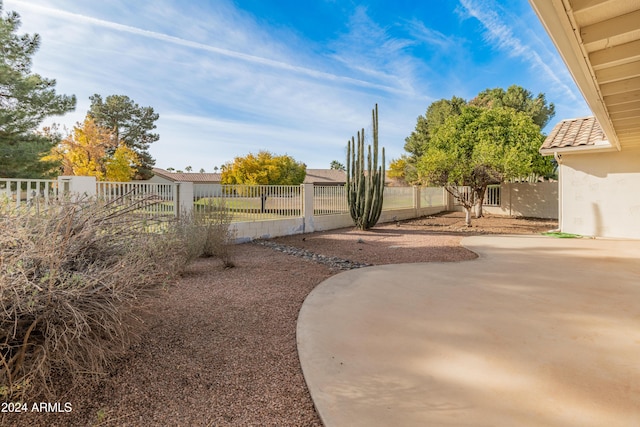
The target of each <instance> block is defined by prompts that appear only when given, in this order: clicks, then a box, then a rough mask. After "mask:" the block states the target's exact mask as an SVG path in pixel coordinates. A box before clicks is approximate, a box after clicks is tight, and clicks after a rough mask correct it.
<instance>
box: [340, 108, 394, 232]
mask: <svg viewBox="0 0 640 427" xmlns="http://www.w3.org/2000/svg"><path fill="white" fill-rule="evenodd" d="M371 115H372V122H373V161H372V158H371V145H368V146H367V168H366V169H365V167H364V128H363V129H362V131H360V132H358V143H357V145H356V140H355V138H354V137H351V140H350V141H347V199H348V203H349V213H350V214H351V218H353V221H354V222H355V224H356V227H358V228H359V229H361V230H368V229H369V228H371V227H373V226H374V225H376V223H377V222H378V219H380V213H381V212H382V200H383V197H382V196H383V193H384V176H385V175H384V165H385V162H384V148H382V162H381V163H380V165H378V104H376V108H375V109H374V110H373V111H372V112H371Z"/></svg>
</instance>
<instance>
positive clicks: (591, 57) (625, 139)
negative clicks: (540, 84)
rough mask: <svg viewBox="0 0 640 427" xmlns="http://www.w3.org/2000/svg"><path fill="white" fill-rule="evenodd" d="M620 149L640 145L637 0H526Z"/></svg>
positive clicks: (639, 14)
mask: <svg viewBox="0 0 640 427" xmlns="http://www.w3.org/2000/svg"><path fill="white" fill-rule="evenodd" d="M529 2H530V3H531V5H532V6H533V9H534V10H535V11H536V13H537V14H538V18H540V21H541V22H542V24H543V25H544V27H545V29H546V30H547V33H549V36H550V37H551V39H552V40H553V43H554V44H555V45H556V47H557V48H558V51H559V52H560V55H561V56H562V59H563V60H564V62H565V64H566V65H567V67H568V69H569V72H570V73H571V75H572V76H573V79H574V80H575V81H576V83H577V85H578V87H579V88H580V91H581V92H582V94H583V95H584V98H585V100H586V101H587V104H588V105H589V108H591V111H592V112H593V114H594V115H595V116H596V118H597V119H598V122H599V123H600V125H601V127H602V130H603V131H604V133H605V134H606V135H607V140H609V141H610V143H611V145H612V146H613V147H615V148H617V149H618V150H624V149H625V148H628V147H637V146H640V2H638V0H529Z"/></svg>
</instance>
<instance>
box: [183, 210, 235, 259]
mask: <svg viewBox="0 0 640 427" xmlns="http://www.w3.org/2000/svg"><path fill="white" fill-rule="evenodd" d="M232 219H233V214H232V212H231V211H230V210H229V209H227V206H226V205H225V203H224V199H207V200H205V201H204V203H200V204H198V205H197V208H196V209H194V211H193V212H191V213H190V214H183V215H181V220H180V222H179V229H180V233H181V236H182V240H183V241H184V242H185V244H186V251H187V254H188V255H187V258H188V260H193V259H194V258H197V257H217V258H219V259H220V260H221V261H222V263H223V265H224V267H225V268H231V267H233V266H234V262H233V247H234V246H233V243H234V240H235V234H234V232H233V230H232V229H231V228H230V225H231V221H232Z"/></svg>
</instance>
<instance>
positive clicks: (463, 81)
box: [4, 0, 590, 172]
mask: <svg viewBox="0 0 640 427" xmlns="http://www.w3.org/2000/svg"><path fill="white" fill-rule="evenodd" d="M4 9H5V11H9V10H15V11H17V12H18V13H19V14H20V15H21V18H22V23H23V25H22V27H21V30H20V32H21V33H24V32H27V33H39V34H40V36H41V38H42V44H41V48H40V50H39V51H38V53H37V54H36V55H35V58H34V66H33V71H34V72H37V73H39V74H42V75H43V76H45V77H48V78H55V79H56V80H57V86H56V88H57V91H58V92H59V93H64V94H75V95H76V96H77V98H78V105H77V108H76V111H75V112H74V113H70V114H67V115H65V116H63V117H55V118H53V119H52V121H53V122H56V123H60V124H63V125H65V126H67V127H68V128H69V129H70V128H71V127H72V126H73V125H74V124H75V123H76V122H78V121H82V120H83V118H84V116H85V115H86V112H87V110H88V108H89V96H91V95H92V94H94V93H98V94H100V95H102V96H103V98H104V97H106V96H108V95H113V94H117V95H127V96H129V97H130V98H131V99H133V100H134V101H135V102H136V103H138V104H139V105H141V106H151V107H153V108H154V110H155V111H156V112H157V113H158V114H159V115H160V119H159V120H158V122H157V125H158V128H157V130H156V131H157V132H158V133H159V134H160V140H159V141H158V142H155V143H154V144H152V146H151V148H150V152H151V154H152V156H154V157H155V159H156V166H159V167H163V168H167V167H174V168H176V169H183V168H184V167H186V166H192V167H193V168H194V170H196V171H197V170H199V169H200V168H204V169H205V170H206V171H208V172H212V171H213V168H214V166H221V165H222V164H224V163H225V162H227V161H231V160H233V158H234V157H236V156H243V155H246V154H247V153H249V152H253V153H255V152H257V151H259V150H261V149H266V150H269V151H271V152H273V153H275V154H289V155H291V156H293V157H294V158H295V159H296V160H299V161H302V162H304V163H306V164H307V166H308V167H309V168H328V167H329V164H330V162H331V160H338V161H341V162H343V163H344V157H345V153H346V142H347V140H348V139H349V138H350V137H351V136H352V135H354V134H355V133H356V132H357V131H358V130H359V129H360V128H363V127H364V128H365V129H370V127H371V109H372V108H373V106H374V105H375V103H378V105H379V113H380V143H381V145H382V146H384V147H385V149H386V152H387V159H391V158H397V157H399V156H400V155H401V154H403V153H404V150H403V146H404V139H405V138H406V137H407V136H408V135H409V134H410V133H411V132H412V130H413V129H414V127H415V124H416V118H417V117H418V116H419V115H421V114H424V112H425V111H426V109H427V107H428V106H429V104H430V103H431V102H433V101H435V100H438V99H441V98H451V97H452V96H454V95H456V96H460V97H463V98H465V99H470V98H473V97H474V96H475V95H476V94H477V93H478V92H480V91H482V90H484V89H486V88H494V87H503V88H507V87H508V86H510V85H512V84H518V85H520V86H523V87H525V88H526V89H529V90H530V91H532V92H533V93H534V94H537V93H539V92H543V93H545V94H546V96H547V100H548V101H550V102H553V103H554V104H555V105H556V116H555V117H554V118H553V120H552V121H551V123H550V125H549V126H547V128H546V129H545V131H546V132H548V131H549V130H550V128H551V126H553V125H554V124H555V123H557V122H558V121H559V120H562V119H566V118H572V117H582V116H586V115H590V112H589V109H588V107H587V106H586V104H585V102H584V100H583V98H582V95H581V94H580V92H579V90H578V89H577V87H576V85H575V84H574V82H573V80H572V79H571V76H570V75H569V73H568V71H567V70H566V67H565V66H564V63H563V62H562V60H561V58H560V57H559V55H558V54H557V51H556V49H555V47H554V46H553V44H552V43H551V41H550V40H549V38H548V36H547V34H546V32H545V31H544V29H543V27H542V26H541V24H540V22H539V21H538V19H537V17H536V15H535V13H534V12H533V10H532V9H531V7H530V6H529V3H528V2H527V1H526V0H506V1H495V0H458V1H454V0H438V1H433V0H432V1H426V0H425V1H415V0H396V1H394V2H390V1H388V0H368V1H350V0H308V1H289V0H235V1H230V0H208V1H205V0H200V1H195V0H194V1H178V0H136V1H131V0H108V1H102V2H98V1H79V0H4Z"/></svg>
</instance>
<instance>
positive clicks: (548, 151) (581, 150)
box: [539, 145, 620, 156]
mask: <svg viewBox="0 0 640 427" xmlns="http://www.w3.org/2000/svg"><path fill="white" fill-rule="evenodd" d="M612 151H620V150H619V149H618V148H617V147H615V146H613V145H581V146H578V147H555V148H541V149H540V150H539V152H540V154H542V155H543V156H553V155H554V154H587V153H607V152H612Z"/></svg>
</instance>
